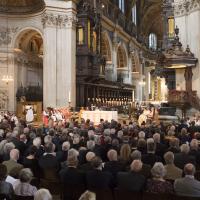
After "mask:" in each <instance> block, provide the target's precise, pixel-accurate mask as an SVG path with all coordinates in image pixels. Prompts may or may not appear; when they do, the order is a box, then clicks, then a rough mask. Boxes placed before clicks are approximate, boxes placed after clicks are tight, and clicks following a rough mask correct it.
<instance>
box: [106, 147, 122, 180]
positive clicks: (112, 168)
mask: <svg viewBox="0 0 200 200" xmlns="http://www.w3.org/2000/svg"><path fill="white" fill-rule="evenodd" d="M107 157H108V160H109V161H108V162H106V163H105V165H104V169H103V170H104V171H107V172H110V173H111V174H112V175H113V178H114V182H115V183H116V182H117V173H118V172H120V171H124V165H123V164H122V163H121V162H119V161H118V158H117V151H116V150H114V149H111V150H109V151H108V153H107Z"/></svg>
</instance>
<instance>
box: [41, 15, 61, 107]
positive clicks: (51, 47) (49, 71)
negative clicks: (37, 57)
mask: <svg viewBox="0 0 200 200" xmlns="http://www.w3.org/2000/svg"><path fill="white" fill-rule="evenodd" d="M42 22H43V26H44V38H43V42H44V61H43V63H44V66H43V73H44V75H43V104H44V108H46V107H48V106H51V107H56V106H57V75H56V74H57V67H58V66H57V16H56V15H55V14H53V13H50V12H47V11H46V12H45V13H44V15H43V17H42Z"/></svg>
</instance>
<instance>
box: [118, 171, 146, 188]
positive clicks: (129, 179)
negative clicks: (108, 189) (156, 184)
mask: <svg viewBox="0 0 200 200" xmlns="http://www.w3.org/2000/svg"><path fill="white" fill-rule="evenodd" d="M145 181H146V180H145V177H144V176H143V175H141V174H139V173H135V172H119V173H118V175H117V185H118V188H119V189H121V190H129V191H134V192H141V191H142V190H143V189H144V186H145Z"/></svg>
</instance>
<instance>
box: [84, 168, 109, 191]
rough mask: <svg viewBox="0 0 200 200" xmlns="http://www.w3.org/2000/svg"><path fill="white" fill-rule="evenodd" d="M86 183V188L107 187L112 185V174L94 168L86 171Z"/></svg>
mask: <svg viewBox="0 0 200 200" xmlns="http://www.w3.org/2000/svg"><path fill="white" fill-rule="evenodd" d="M86 183H87V188H88V189H108V188H112V187H113V180H112V174H111V173H109V172H103V171H101V170H97V169H94V170H92V171H89V172H87V174H86Z"/></svg>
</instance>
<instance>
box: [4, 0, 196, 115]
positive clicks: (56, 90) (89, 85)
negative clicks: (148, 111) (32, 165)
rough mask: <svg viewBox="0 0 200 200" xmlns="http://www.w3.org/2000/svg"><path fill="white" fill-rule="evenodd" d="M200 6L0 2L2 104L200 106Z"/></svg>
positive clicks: (153, 0)
mask: <svg viewBox="0 0 200 200" xmlns="http://www.w3.org/2000/svg"><path fill="white" fill-rule="evenodd" d="M183 2H186V3H185V4H184V3H183ZM184 5H185V7H184ZM198 9H199V2H198V1H195V0H194V1H191V2H190V1H187V0H185V1H179V0H127V1H125V0H84V1H83V0H71V1H68V0H67V1H62V0H60V1H56V0H34V1H33V0H23V1H21V0H7V1H4V0H0V22H1V23H0V24H1V25H0V27H1V28H0V63H1V65H0V76H1V80H0V110H9V111H12V112H14V111H17V110H18V109H19V107H20V104H21V102H23V101H26V102H40V103H41V106H42V108H45V107H64V106H68V105H69V104H70V106H72V107H74V108H77V109H80V108H81V107H88V106H91V105H96V106H98V107H101V106H102V107H103V106H107V107H109V106H111V107H112V106H113V107H118V108H120V107H122V106H124V105H132V104H133V102H134V103H136V102H140V103H141V102H159V103H162V102H167V103H169V104H171V105H173V106H177V107H179V108H180V109H181V108H183V107H185V108H186V107H187V108H189V110H192V109H195V110H198V109H199V108H200V107H199V106H200V105H199V95H200V89H199V87H198V85H199V81H200V79H199V66H198V57H199V56H200V54H199V51H198V50H199V49H200V47H199V45H200V43H199V42H197V43H196V42H195V41H194V40H193V38H196V39H197V38H199V34H200V33H199V31H197V30H195V31H192V29H191V27H192V24H194V23H197V22H196V20H197V19H196V18H195V16H197V15H198V14H199V10H198ZM194 19H195V20H194ZM194 21H195V22H194ZM197 26H198V25H197ZM191 112H192V111H191Z"/></svg>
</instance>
